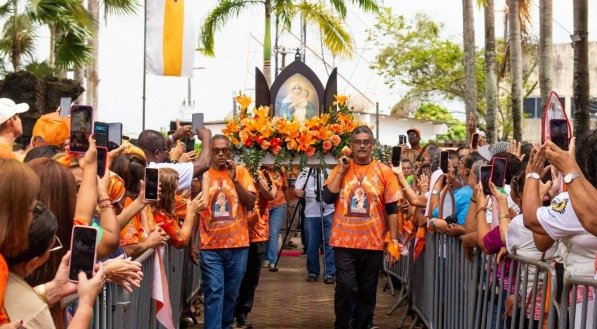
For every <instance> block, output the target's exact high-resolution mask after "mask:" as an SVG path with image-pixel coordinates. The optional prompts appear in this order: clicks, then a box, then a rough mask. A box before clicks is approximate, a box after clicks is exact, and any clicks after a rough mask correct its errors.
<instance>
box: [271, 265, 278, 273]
mask: <svg viewBox="0 0 597 329" xmlns="http://www.w3.org/2000/svg"><path fill="white" fill-rule="evenodd" d="M269 271H270V272H278V268H277V267H276V264H269Z"/></svg>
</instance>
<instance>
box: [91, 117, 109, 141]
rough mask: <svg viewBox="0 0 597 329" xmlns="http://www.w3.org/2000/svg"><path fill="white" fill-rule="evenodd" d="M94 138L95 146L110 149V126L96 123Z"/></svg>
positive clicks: (94, 125)
mask: <svg viewBox="0 0 597 329" xmlns="http://www.w3.org/2000/svg"><path fill="white" fill-rule="evenodd" d="M93 138H95V145H97V146H102V147H108V124H107V123H105V122H99V121H96V122H94V123H93Z"/></svg>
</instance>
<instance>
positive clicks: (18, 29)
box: [0, 14, 37, 69]
mask: <svg viewBox="0 0 597 329" xmlns="http://www.w3.org/2000/svg"><path fill="white" fill-rule="evenodd" d="M36 38H37V33H36V26H35V25H34V24H33V22H32V21H31V19H30V18H29V17H28V16H27V15H25V14H19V15H16V16H14V17H12V18H11V19H9V20H8V21H7V22H6V23H5V24H4V27H3V29H2V36H1V37H0V54H2V55H3V56H8V57H11V58H22V57H23V56H29V57H31V56H33V54H34V53H35V40H36ZM17 69H18V68H17Z"/></svg>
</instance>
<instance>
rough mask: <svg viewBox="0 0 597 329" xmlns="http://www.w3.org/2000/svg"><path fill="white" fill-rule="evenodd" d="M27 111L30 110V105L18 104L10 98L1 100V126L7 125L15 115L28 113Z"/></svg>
mask: <svg viewBox="0 0 597 329" xmlns="http://www.w3.org/2000/svg"><path fill="white" fill-rule="evenodd" d="M27 110H29V104H27V103H19V104H16V103H15V102H14V101H13V100H12V99H10V98H0V124H3V123H5V122H6V121H8V119H10V118H12V117H13V116H15V114H19V113H23V112H27Z"/></svg>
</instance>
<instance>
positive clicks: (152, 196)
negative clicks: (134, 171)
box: [145, 168, 159, 200]
mask: <svg viewBox="0 0 597 329" xmlns="http://www.w3.org/2000/svg"><path fill="white" fill-rule="evenodd" d="M158 186H159V170H158V169H157V168H145V199H147V200H157V199H158Z"/></svg>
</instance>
